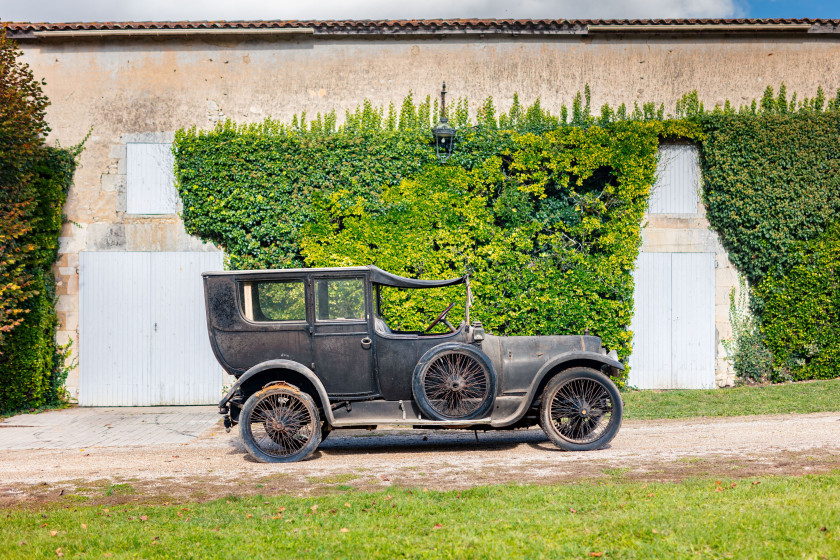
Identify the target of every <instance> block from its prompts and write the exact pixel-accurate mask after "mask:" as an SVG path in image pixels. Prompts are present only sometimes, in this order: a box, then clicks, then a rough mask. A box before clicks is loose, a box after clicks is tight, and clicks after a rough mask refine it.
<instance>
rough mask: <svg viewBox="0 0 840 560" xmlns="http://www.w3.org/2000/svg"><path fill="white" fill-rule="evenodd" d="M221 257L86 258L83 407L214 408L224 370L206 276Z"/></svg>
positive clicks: (82, 269) (82, 273) (82, 260)
mask: <svg viewBox="0 0 840 560" xmlns="http://www.w3.org/2000/svg"><path fill="white" fill-rule="evenodd" d="M222 258H223V257H222V254H221V253H215V252H213V253H210V252H178V253H161V252H82V253H80V254H79V292H80V295H79V297H80V317H79V319H80V332H79V404H80V405H82V406H147V405H174V404H212V403H215V402H217V401H218V400H219V398H220V395H221V388H222V383H223V377H222V375H223V374H222V369H221V367H220V366H219V364H218V362H216V359H215V357H214V356H213V352H212V350H211V349H210V343H209V340H208V336H207V323H206V318H205V317H206V316H205V311H204V289H203V286H202V281H201V273H202V272H204V271H208V270H221V269H222V267H223V263H222Z"/></svg>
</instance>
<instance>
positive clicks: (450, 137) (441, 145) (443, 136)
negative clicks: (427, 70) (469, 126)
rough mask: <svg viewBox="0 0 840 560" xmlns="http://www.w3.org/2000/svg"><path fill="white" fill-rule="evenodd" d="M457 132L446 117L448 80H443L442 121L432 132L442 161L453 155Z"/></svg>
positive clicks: (436, 151) (436, 149) (437, 152)
mask: <svg viewBox="0 0 840 560" xmlns="http://www.w3.org/2000/svg"><path fill="white" fill-rule="evenodd" d="M455 132H456V130H455V129H454V128H452V127H451V126H450V125H449V119H448V118H446V82H443V89H442V90H441V92H440V122H439V123H437V124H436V125H435V127H434V128H432V134H433V135H434V137H435V154H437V158H438V161H440V162H441V163H444V162H445V161H446V160H447V159H449V156H451V155H452V147H453V146H454V144H455Z"/></svg>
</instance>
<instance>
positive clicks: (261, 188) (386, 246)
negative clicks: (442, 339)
mask: <svg viewBox="0 0 840 560" xmlns="http://www.w3.org/2000/svg"><path fill="white" fill-rule="evenodd" d="M437 112H438V111H437V107H436V106H433V105H432V104H430V102H429V99H428V98H427V99H426V100H425V101H423V102H422V103H420V104H419V105H416V104H415V103H414V101H413V98H412V96H411V95H409V96H408V97H407V98H406V99H405V100H404V102H403V103H402V106H401V108H400V110H399V119H398V120H397V118H396V116H395V113H396V111H395V110H394V109H392V108H389V110H388V112H387V114H386V112H385V110H384V108H375V107H373V106H372V105H371V104H370V103H368V102H365V103H363V104H362V105H361V106H360V107H359V108H358V109H357V110H356V111H355V112H348V114H347V117H346V121H345V123H344V124H343V125H342V126H340V127H338V128H337V129H336V130H335V132H333V133H326V132H325V130H327V129H326V128H325V126H324V125H323V124H322V125H315V126H314V127H313V126H311V125H310V127H309V129H308V130H307V128H306V125H305V120H304V119H303V118H298V119H295V121H293V126H287V125H283V124H280V123H277V122H276V121H266V122H264V123H261V124H258V125H244V126H238V125H234V124H232V123H225V124H222V125H220V126H218V127H217V128H216V129H215V130H212V131H209V132H204V131H197V130H195V129H190V130H181V131H179V132H178V133H177V134H176V140H175V148H174V149H175V154H176V167H177V172H178V188H179V192H180V195H181V199H182V200H183V203H184V213H183V216H184V222H185V225H186V228H187V231H188V232H190V233H192V234H195V235H198V236H200V237H202V238H203V239H206V240H209V241H212V242H214V243H216V244H218V245H220V246H222V247H223V248H224V249H225V251H226V253H227V254H228V255H229V265H230V266H231V267H233V268H264V267H277V268H282V267H290V266H301V265H303V264H305V265H307V266H348V265H364V264H376V265H378V266H380V267H381V268H384V269H386V270H389V271H391V272H394V273H397V274H402V275H406V276H410V277H422V278H449V277H454V276H459V275H461V274H464V273H470V274H471V275H472V277H473V293H474V296H475V301H476V303H475V306H474V308H473V309H474V310H473V317H474V318H477V319H479V320H481V321H483V322H484V323H485V325H487V326H488V328H490V329H491V330H492V331H493V332H496V333H499V334H551V333H570V332H583V331H584V330H585V329H587V328H588V329H590V331H591V332H593V333H594V334H598V335H600V336H601V337H602V338H603V339H604V341H605V344H606V345H607V346H609V347H610V348H615V349H616V350H618V352H619V355H620V356H621V357H622V358H626V357H627V356H628V355H629V353H630V338H631V333H629V332H628V331H627V327H628V326H629V323H630V316H631V313H632V305H633V304H632V294H633V281H632V277H631V275H630V271H631V270H632V268H633V263H634V261H635V259H636V256H637V254H638V247H639V225H640V222H641V218H642V215H643V212H644V209H645V207H646V205H647V198H648V193H649V189H650V185H651V184H652V182H653V179H654V172H655V169H656V158H657V148H658V142H659V139H660V137H680V138H699V137H701V132H700V129H699V127H697V126H696V125H692V124H691V123H686V122H683V121H669V122H663V121H662V120H661V118H662V113H661V112H657V111H656V110H655V108H652V107H648V111H647V112H641V111H640V112H639V115H637V116H639V117H640V119H641V121H642V122H630V121H628V119H629V117H628V116H627V115H626V113H625V114H623V116H621V117H619V116H617V115H618V113H617V112H616V113H609V115H608V116H607V117H605V116H603V115H602V117H601V119H598V120H597V122H596V119H595V118H594V117H593V116H592V115H591V113H590V108H589V92H588V89H587V91H586V92H584V94H583V95H581V96H578V98H577V99H576V101H575V104H574V106H573V110H572V122H573V123H575V124H577V125H584V127H581V126H569V125H567V124H563V123H564V122H565V119H566V117H565V116H564V117H563V118H562V119H561V118H558V117H556V116H554V115H552V114H551V113H549V112H548V111H546V110H545V109H544V108H543V107H542V106H541V105H540V102H539V100H537V101H535V102H534V103H533V104H532V105H531V106H529V107H527V108H525V107H523V106H522V105H521V104H520V102H519V98H518V96H514V102H513V105H512V106H511V108H510V110H509V111H508V112H506V113H501V114H499V113H498V112H497V111H496V109H495V107H494V105H493V101H492V99H488V100H486V101H485V102H484V103H483V104H482V105H481V106H480V108H479V110H478V125H477V126H475V127H469V126H468V125H469V111H468V102H467V100H465V99H460V100H458V101H457V102H456V103H455V105H454V110H453V109H452V108H451V107H450V109H449V111H448V113H449V115H450V116H451V117H452V118H453V119H454V120H455V121H456V122H460V123H461V124H460V126H461V129H462V132H461V133H460V134H459V137H458V140H457V142H458V147H457V149H456V151H455V153H454V154H453V156H452V157H451V158H450V159H449V161H448V163H447V165H445V166H441V165H439V164H438V163H437V161H436V160H435V156H434V148H433V145H432V139H431V135H430V133H429V129H430V127H431V125H432V121H433V120H434V118H435V117H436V115H437ZM453 112H454V115H453ZM497 115H498V116H497ZM318 121H319V119H318V118H316V120H315V122H318ZM295 123H296V124H295ZM459 289H461V288H457V287H455V288H448V289H441V290H436V291H400V290H384V309H383V312H384V314H385V318H386V320H387V321H388V322H389V323H390V324H391V326H392V327H393V328H398V329H405V330H416V329H421V328H423V327H425V325H427V324H428V323H429V322H430V320H431V319H432V318H434V317H435V316H436V315H437V314H438V313H439V312H440V311H441V310H442V309H443V307H444V306H445V305H446V304H447V303H448V302H449V301H457V300H462V299H463V293H460V294H459V293H458V290H459ZM453 317H454V314H453Z"/></svg>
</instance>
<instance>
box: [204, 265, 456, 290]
mask: <svg viewBox="0 0 840 560" xmlns="http://www.w3.org/2000/svg"><path fill="white" fill-rule="evenodd" d="M348 272H350V273H353V272H356V273H370V280H371V282H372V283H374V284H379V285H382V286H392V287H396V288H439V287H443V286H453V285H455V284H462V283H464V282H466V280H467V276H466V275H464V276H459V277H457V278H450V279H447V280H419V279H416V278H405V277H403V276H397V275H396V274H391V273H390V272H387V271H385V270H382V269H381V268H379V267H376V266H373V265H368V266H347V267H333V268H275V269H268V270H225V271H217V272H203V273H202V274H201V275H202V276H260V277H265V276H271V275H280V276H286V275H300V274H313V273H315V274H323V273H335V274H342V275H343V274H346V273H348Z"/></svg>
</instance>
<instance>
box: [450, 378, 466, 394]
mask: <svg viewBox="0 0 840 560" xmlns="http://www.w3.org/2000/svg"><path fill="white" fill-rule="evenodd" d="M463 388H464V380H463V379H462V378H461V377H453V378H451V379H450V380H449V389H450V390H451V391H455V392H458V391H460V390H461V389H463Z"/></svg>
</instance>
